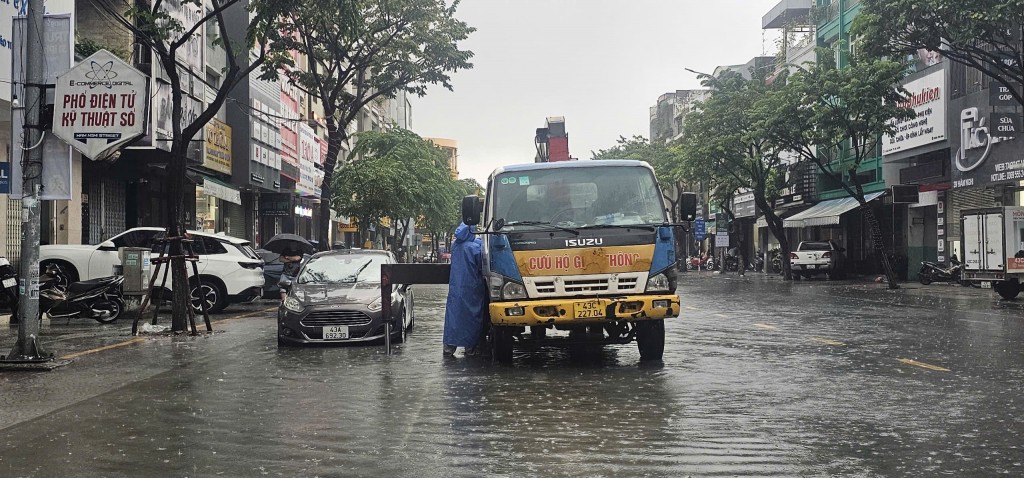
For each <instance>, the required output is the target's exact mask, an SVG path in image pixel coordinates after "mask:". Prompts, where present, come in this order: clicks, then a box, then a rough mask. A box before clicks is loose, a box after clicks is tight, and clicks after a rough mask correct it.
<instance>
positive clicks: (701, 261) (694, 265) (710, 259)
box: [686, 254, 715, 271]
mask: <svg viewBox="0 0 1024 478" xmlns="http://www.w3.org/2000/svg"><path fill="white" fill-rule="evenodd" d="M686 268H687V269H688V270H691V271H692V270H701V269H704V270H709V271H711V270H715V258H714V256H712V255H711V254H703V255H700V256H690V257H688V258H687V259H686Z"/></svg>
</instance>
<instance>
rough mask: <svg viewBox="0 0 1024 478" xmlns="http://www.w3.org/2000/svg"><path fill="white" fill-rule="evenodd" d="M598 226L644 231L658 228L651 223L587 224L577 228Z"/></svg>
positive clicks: (652, 230)
mask: <svg viewBox="0 0 1024 478" xmlns="http://www.w3.org/2000/svg"><path fill="white" fill-rule="evenodd" d="M600 227H614V228H617V229H643V230H645V231H651V232H654V231H656V230H658V227H657V226H655V225H653V224H592V225H589V226H581V227H580V228H579V229H581V230H583V229H597V228H600Z"/></svg>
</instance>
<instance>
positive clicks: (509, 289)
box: [501, 282, 526, 300]
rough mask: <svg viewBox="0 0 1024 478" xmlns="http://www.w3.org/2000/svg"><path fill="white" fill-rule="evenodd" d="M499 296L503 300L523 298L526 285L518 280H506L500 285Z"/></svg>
mask: <svg viewBox="0 0 1024 478" xmlns="http://www.w3.org/2000/svg"><path fill="white" fill-rule="evenodd" d="M501 298H502V299H505V300H508V299H525V298H526V287H524V286H523V285H522V284H520V283H518V282H506V283H505V285H503V286H501Z"/></svg>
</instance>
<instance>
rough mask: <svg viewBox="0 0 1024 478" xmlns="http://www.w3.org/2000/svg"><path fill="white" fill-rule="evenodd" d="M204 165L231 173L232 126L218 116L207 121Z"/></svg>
mask: <svg viewBox="0 0 1024 478" xmlns="http://www.w3.org/2000/svg"><path fill="white" fill-rule="evenodd" d="M203 166H205V167H207V168H210V169H212V170H214V171H217V172H219V173H224V174H231V126H228V125H227V123H224V122H223V121H221V120H219V119H217V118H213V119H211V120H210V122H209V123H206V154H205V155H204V156H203Z"/></svg>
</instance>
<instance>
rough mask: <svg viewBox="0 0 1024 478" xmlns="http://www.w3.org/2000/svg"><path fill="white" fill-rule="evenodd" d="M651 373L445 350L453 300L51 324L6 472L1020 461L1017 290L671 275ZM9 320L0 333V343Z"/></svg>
mask: <svg viewBox="0 0 1024 478" xmlns="http://www.w3.org/2000/svg"><path fill="white" fill-rule="evenodd" d="M680 281H681V286H680V295H681V296H682V298H683V304H684V308H683V317H682V318H680V319H675V320H673V321H672V322H671V323H669V324H668V325H667V327H666V329H667V337H666V352H665V359H664V363H663V364H658V365H640V364H639V355H638V353H637V351H636V347H635V345H629V346H617V347H608V348H606V349H604V350H603V351H602V352H601V353H600V354H599V355H597V356H592V357H589V358H586V359H578V358H570V357H569V356H567V355H566V353H565V352H564V351H563V350H562V349H547V348H544V349H541V350H539V351H536V352H519V353H517V355H516V359H515V363H514V364H513V365H512V366H502V365H495V364H491V363H490V362H489V361H487V360H482V359H476V358H466V357H461V356H459V357H456V358H455V359H448V360H446V359H443V358H442V356H441V331H442V320H443V304H444V299H445V293H446V289H445V288H444V287H440V286H417V288H416V290H417V298H416V299H417V302H416V305H417V315H416V327H415V329H414V331H413V333H412V334H411V335H410V337H409V342H407V343H406V344H403V345H400V346H395V354H394V355H391V356H387V355H385V354H384V351H383V348H382V346H380V345H370V346H343V347H313V348H282V349H278V347H277V343H276V339H275V336H274V334H275V331H276V329H275V325H274V312H273V311H272V310H269V309H268V304H253V305H248V306H245V307H236V308H233V309H229V311H228V313H226V314H222V315H220V316H218V317H215V320H218V322H216V323H215V326H216V328H217V330H218V331H219V332H218V333H216V334H213V335H204V336H201V337H177V338H169V337H166V336H151V337H140V338H132V337H131V336H130V335H129V334H128V329H129V328H130V324H129V323H127V322H126V323H121V324H114V325H113V326H102V325H100V324H97V323H95V322H91V321H84V320H83V321H78V322H76V321H72V322H71V324H69V325H65V324H64V323H63V322H61V321H58V322H57V323H54V324H46V327H45V328H44V332H43V334H44V335H43V336H44V344H45V345H47V346H48V347H49V348H50V349H51V350H53V351H54V352H56V353H57V354H58V355H59V356H62V357H71V358H73V359H74V361H73V362H72V363H71V364H70V365H68V366H65V367H61V368H58V369H56V370H54V371H51V372H45V373H14V372H0V410H2V411H0V474H2V475H3V476H12V477H14V476H39V477H49V476H90V477H91V476H416V477H448V476H467V477H469V476H472V477H476V476H665V477H678V476H795V475H801V476H836V475H843V476H937V475H953V476H991V475H997V474H1007V475H1011V476H1020V475H1022V474H1024V449H1022V447H1024V438H1022V437H1021V436H1019V432H1020V431H1021V430H1024V423H1022V419H1021V418H1020V417H1021V416H1022V412H1024V398H1022V385H1021V384H1022V383H1024V380H1022V379H1024V353H1022V346H1021V344H1022V339H1024V301H1009V302H1008V301H1000V300H998V299H997V297H996V296H995V294H994V293H993V292H992V291H989V290H980V289H971V288H962V287H958V286H949V285H943V284H936V285H931V286H927V287H924V286H920V285H914V284H908V285H907V286H906V287H904V288H903V289H901V290H899V291H888V290H886V289H885V287H884V284H876V283H871V282H856V281H849V282H828V281H804V282H795V283H786V282H782V281H780V280H777V279H768V278H765V277H763V276H762V275H760V274H752V275H748V276H747V277H744V278H740V277H737V276H735V275H729V276H724V275H713V274H710V273H706V272H703V273H686V274H684V275H683V277H682V278H681V280H680ZM15 337H16V330H15V329H14V328H8V327H6V326H3V324H0V348H2V349H3V351H0V353H6V351H7V350H9V348H10V347H11V345H12V344H13V341H14V338H15Z"/></svg>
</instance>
